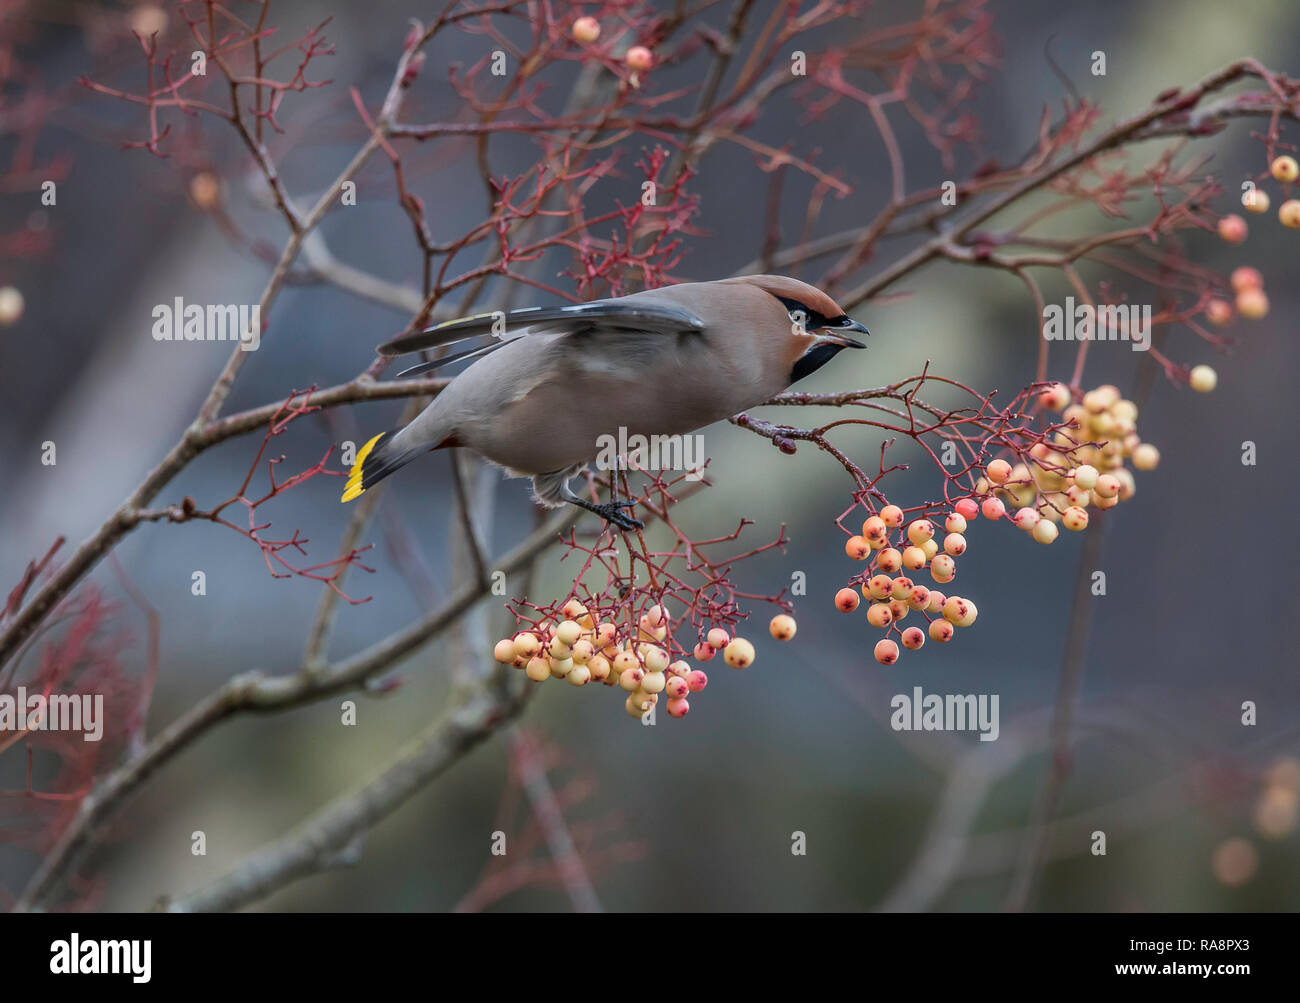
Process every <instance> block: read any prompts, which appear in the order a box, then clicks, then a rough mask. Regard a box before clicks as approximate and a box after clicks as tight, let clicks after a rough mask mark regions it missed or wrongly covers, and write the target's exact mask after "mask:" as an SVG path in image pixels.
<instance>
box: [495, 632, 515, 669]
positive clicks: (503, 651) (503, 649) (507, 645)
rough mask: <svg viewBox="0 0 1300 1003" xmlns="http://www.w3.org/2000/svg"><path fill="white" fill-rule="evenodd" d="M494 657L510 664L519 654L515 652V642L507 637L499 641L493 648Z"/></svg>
mask: <svg viewBox="0 0 1300 1003" xmlns="http://www.w3.org/2000/svg"><path fill="white" fill-rule="evenodd" d="M492 657H493V658H495V659H496V660H497V661H498V662H501V663H502V664H507V665H508V664H509V663H510V662H513V661H514V660H515V659H516V658H518V657H519V656H518V655H517V654H515V642H514V641H512V640H510V639H509V638H506V639H505V640H504V641H497V643H496V646H495V647H493V649H492Z"/></svg>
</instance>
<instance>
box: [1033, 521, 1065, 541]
mask: <svg viewBox="0 0 1300 1003" xmlns="http://www.w3.org/2000/svg"><path fill="white" fill-rule="evenodd" d="M1059 532H1060V530H1058V529H1057V528H1056V523H1054V522H1052V520H1051V519H1040V520H1039V522H1038V525H1037V526H1035V527H1034V539H1035V540H1037V541H1038V542H1039V543H1052V542H1053V541H1055V540H1056V534H1057V533H1059Z"/></svg>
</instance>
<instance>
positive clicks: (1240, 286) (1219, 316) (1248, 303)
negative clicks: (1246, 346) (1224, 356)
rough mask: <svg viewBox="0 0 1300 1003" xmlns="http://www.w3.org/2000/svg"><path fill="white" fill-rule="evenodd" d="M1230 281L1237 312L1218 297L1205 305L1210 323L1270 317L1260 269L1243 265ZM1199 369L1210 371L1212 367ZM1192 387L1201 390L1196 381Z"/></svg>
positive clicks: (1218, 323) (1211, 387) (1236, 270)
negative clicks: (1241, 318)
mask: <svg viewBox="0 0 1300 1003" xmlns="http://www.w3.org/2000/svg"><path fill="white" fill-rule="evenodd" d="M1230 281H1231V283H1232V291H1233V292H1234V293H1235V294H1236V310H1235V311H1234V310H1233V305H1232V304H1231V303H1229V302H1228V301H1227V300H1225V299H1221V298H1220V297H1217V296H1216V297H1214V298H1213V299H1211V300H1209V301H1208V302H1207V303H1206V304H1205V316H1206V319H1207V320H1209V321H1210V323H1212V324H1217V325H1218V326H1219V327H1223V326H1224V325H1225V324H1230V323H1231V322H1232V318H1233V317H1234V316H1236V315H1237V314H1240V315H1241V316H1243V317H1245V318H1247V319H1248V320H1259V319H1260V318H1261V317H1266V316H1268V294H1267V293H1265V292H1264V276H1263V275H1261V274H1260V273H1259V269H1257V268H1251V267H1250V266H1249V265H1242V266H1241V267H1240V268H1236V269H1234V270H1233V272H1232V276H1231V279H1230ZM1197 368H1202V369H1209V368H1210V367H1209V366H1200V367H1197ZM1192 387H1193V389H1200V388H1199V387H1197V386H1196V384H1195V382H1194V381H1193V383H1192ZM1207 389H1211V390H1212V389H1214V384H1213V383H1211V384H1210V386H1209V387H1208V388H1207Z"/></svg>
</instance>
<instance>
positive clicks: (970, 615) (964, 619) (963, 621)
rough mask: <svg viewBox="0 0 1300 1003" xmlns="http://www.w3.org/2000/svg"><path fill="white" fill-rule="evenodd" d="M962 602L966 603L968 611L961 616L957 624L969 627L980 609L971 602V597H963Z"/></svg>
mask: <svg viewBox="0 0 1300 1003" xmlns="http://www.w3.org/2000/svg"><path fill="white" fill-rule="evenodd" d="M962 602H963V603H965V605H966V612H965V613H963V614H962V615H961V618H960V619H959V620H958V621H957V624H956V626H958V627H969V626H970V625H971V624H973V623H974V622H975V618H976V617H977V616H979V612H980V611H979V610H977V609H976V608H975V604H974V603H973V602H971V601H970V600H969V599H963V600H962Z"/></svg>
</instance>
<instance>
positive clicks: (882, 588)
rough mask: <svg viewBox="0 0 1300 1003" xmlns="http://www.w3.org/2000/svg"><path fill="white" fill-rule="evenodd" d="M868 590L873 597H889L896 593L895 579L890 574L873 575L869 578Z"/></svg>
mask: <svg viewBox="0 0 1300 1003" xmlns="http://www.w3.org/2000/svg"><path fill="white" fill-rule="evenodd" d="M866 592H867V594H868V595H869V596H870V597H871V598H872V599H888V598H889V597H890V596H891V595H893V593H894V580H893V579H892V578H890V577H889V576H888V575H873V576H872V577H871V578H870V579H868V580H867V583H866Z"/></svg>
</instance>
